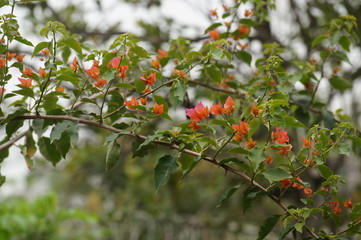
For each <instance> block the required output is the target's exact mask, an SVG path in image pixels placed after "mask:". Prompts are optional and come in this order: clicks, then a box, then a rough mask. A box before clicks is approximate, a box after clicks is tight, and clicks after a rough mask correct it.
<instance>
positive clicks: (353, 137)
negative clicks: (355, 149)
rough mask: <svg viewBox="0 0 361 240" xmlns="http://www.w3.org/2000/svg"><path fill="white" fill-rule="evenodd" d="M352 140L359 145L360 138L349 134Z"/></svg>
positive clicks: (360, 142)
mask: <svg viewBox="0 0 361 240" xmlns="http://www.w3.org/2000/svg"><path fill="white" fill-rule="evenodd" d="M351 139H352V142H353V143H354V144H357V145H358V146H360V147H361V138H360V137H358V136H355V135H352V136H351Z"/></svg>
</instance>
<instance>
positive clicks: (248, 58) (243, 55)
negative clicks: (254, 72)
mask: <svg viewBox="0 0 361 240" xmlns="http://www.w3.org/2000/svg"><path fill="white" fill-rule="evenodd" d="M236 57H237V58H238V59H239V60H240V61H243V62H245V63H247V64H248V65H249V66H251V63H252V55H251V54H249V53H248V52H246V51H243V50H242V51H238V52H236Z"/></svg>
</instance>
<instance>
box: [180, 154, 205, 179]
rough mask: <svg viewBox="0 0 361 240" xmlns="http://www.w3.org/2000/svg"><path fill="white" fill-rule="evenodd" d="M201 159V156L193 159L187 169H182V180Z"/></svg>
mask: <svg viewBox="0 0 361 240" xmlns="http://www.w3.org/2000/svg"><path fill="white" fill-rule="evenodd" d="M201 159H202V156H198V157H195V158H194V159H193V161H192V162H191V164H190V165H189V166H188V168H186V169H184V170H183V172H182V178H185V177H186V176H187V175H188V174H189V173H190V172H191V171H192V170H193V169H194V168H195V167H196V166H197V164H198V163H199V162H200V160H201Z"/></svg>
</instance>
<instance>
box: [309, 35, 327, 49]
mask: <svg viewBox="0 0 361 240" xmlns="http://www.w3.org/2000/svg"><path fill="white" fill-rule="evenodd" d="M327 38H328V37H327V36H325V35H321V36H318V37H317V38H315V39H314V40H313V41H312V44H311V48H313V47H314V46H316V45H317V44H319V43H320V42H322V41H324V40H326V39H327Z"/></svg>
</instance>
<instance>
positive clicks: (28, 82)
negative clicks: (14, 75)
mask: <svg viewBox="0 0 361 240" xmlns="http://www.w3.org/2000/svg"><path fill="white" fill-rule="evenodd" d="M18 79H19V81H20V83H21V85H23V86H24V87H28V88H32V87H33V84H32V81H33V79H31V78H18Z"/></svg>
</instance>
